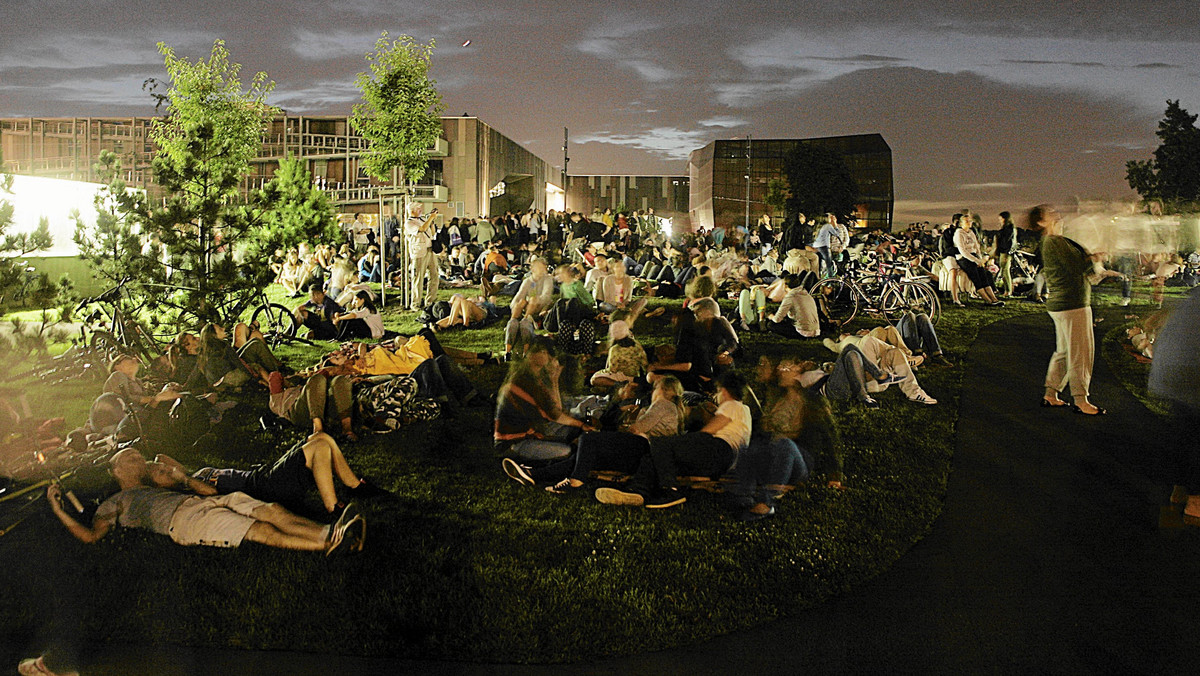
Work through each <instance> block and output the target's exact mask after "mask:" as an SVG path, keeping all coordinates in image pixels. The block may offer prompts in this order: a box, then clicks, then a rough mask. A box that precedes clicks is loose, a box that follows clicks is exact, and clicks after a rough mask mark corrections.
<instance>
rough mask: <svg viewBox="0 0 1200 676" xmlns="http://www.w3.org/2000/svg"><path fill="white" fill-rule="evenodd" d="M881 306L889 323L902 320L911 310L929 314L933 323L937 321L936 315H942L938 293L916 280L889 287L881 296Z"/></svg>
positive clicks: (882, 312)
mask: <svg viewBox="0 0 1200 676" xmlns="http://www.w3.org/2000/svg"><path fill="white" fill-rule="evenodd" d="M879 306H880V307H879V311H880V313H881V314H882V315H883V317H884V319H886V320H887V321H888V323H889V324H895V323H896V322H898V321H900V318H901V317H903V316H904V313H906V312H909V311H912V312H915V313H917V314H921V313H924V314H927V315H929V321H930V322H931V323H936V322H937V319H935V317H940V315H941V311H940V306H939V305H938V304H937V296H936V294H934V293H933V292H932V291H930V290H929V287H927V286H925V285H924V284H918V283H916V282H901V283H900V284H899V285H897V286H894V287H892V288H890V289H888V290H887V291H886V292H884V294H883V296H881V297H880V299H879Z"/></svg>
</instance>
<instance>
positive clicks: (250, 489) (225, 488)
mask: <svg viewBox="0 0 1200 676" xmlns="http://www.w3.org/2000/svg"><path fill="white" fill-rule="evenodd" d="M148 466H149V471H150V481H151V483H153V484H154V485H155V486H160V487H162V488H176V489H179V490H194V492H195V493H196V494H197V495H228V494H230V493H237V492H242V493H245V494H246V495H249V496H250V497H252V498H255V499H257V500H262V501H263V502H276V503H279V504H281V505H283V506H284V507H285V508H287V509H289V510H292V511H293V512H296V511H302V510H303V509H304V501H305V498H306V497H307V496H308V494H309V493H310V492H311V491H312V490H313V489H314V488H315V489H316V491H317V494H318V495H320V497H321V505H322V506H323V507H324V508H325V511H326V512H328V513H329V514H333V513H334V512H335V511H336V510H337V509H338V508H339V507H345V505H342V504H340V503H339V502H338V497H337V491H336V489H335V485H334V479H335V478H336V479H337V480H338V481H340V482H341V484H342V485H343V486H345V487H346V488H348V489H349V490H350V494H351V495H352V496H353V497H354V498H369V497H375V496H380V495H390V493H388V492H387V491H385V490H383V489H382V488H379V487H378V486H375V485H374V484H373V483H370V482H368V481H367V480H366V479H363V478H360V477H359V476H358V475H356V474H355V473H354V471H353V470H352V469H350V464H349V463H348V462H346V456H345V455H343V454H342V449H341V448H339V447H338V445H337V442H336V441H334V439H333V437H331V436H329V435H328V434H326V433H324V432H314V433H313V434H311V435H310V436H309V437H308V439H306V440H305V441H303V442H301V443H298V444H296V445H295V446H293V447H292V448H291V449H289V450H288V451H287V452H285V453H284V454H283V455H282V456H280V458H279V459H278V460H276V461H275V462H273V463H271V464H267V465H259V466H257V467H255V468H254V469H217V468H216V467H204V468H202V469H199V470H197V471H195V472H193V473H192V474H191V479H195V480H197V481H199V482H200V484H198V485H193V484H192V482H191V481H190V480H189V479H188V478H187V476H186V475H181V474H180V473H179V472H176V471H175V469H176V468H178V469H180V470H184V472H186V470H185V469H184V467H183V465H182V464H180V463H179V461H177V460H175V459H174V458H172V457H170V456H169V455H164V454H161V453H160V454H158V455H157V456H155V457H154V462H151V463H148ZM193 487H194V488H193Z"/></svg>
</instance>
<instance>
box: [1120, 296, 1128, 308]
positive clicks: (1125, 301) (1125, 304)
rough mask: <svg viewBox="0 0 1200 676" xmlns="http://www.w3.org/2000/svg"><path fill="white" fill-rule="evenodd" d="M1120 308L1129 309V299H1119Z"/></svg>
mask: <svg viewBox="0 0 1200 676" xmlns="http://www.w3.org/2000/svg"><path fill="white" fill-rule="evenodd" d="M1121 307H1129V299H1128V298H1122V299H1121Z"/></svg>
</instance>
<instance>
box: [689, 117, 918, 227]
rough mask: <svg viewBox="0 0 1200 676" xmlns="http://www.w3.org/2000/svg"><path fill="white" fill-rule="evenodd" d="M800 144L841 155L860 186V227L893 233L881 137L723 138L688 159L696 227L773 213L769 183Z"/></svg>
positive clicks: (887, 153) (887, 161) (888, 162)
mask: <svg viewBox="0 0 1200 676" xmlns="http://www.w3.org/2000/svg"><path fill="white" fill-rule="evenodd" d="M801 143H807V144H813V145H819V146H824V147H826V148H829V149H830V150H834V151H836V152H837V153H839V154H840V155H841V156H842V158H843V159H844V160H845V161H846V166H847V167H849V169H850V173H851V174H853V176H854V179H855V181H856V182H857V183H858V191H859V197H860V202H859V204H858V218H859V223H860V224H862V225H864V226H867V227H870V228H883V229H884V230H891V227H892V212H893V208H894V202H895V195H894V193H893V190H892V149H891V147H890V146H888V144H887V141H885V140H884V139H883V136H881V135H879V134H857V135H853V136H830V137H825V138H812V139H761V140H760V139H749V140H745V139H742V140H723V141H713V142H712V143H709V144H708V145H706V146H704V147H703V148H700V149H699V150H694V151H692V154H691V155H690V156H689V157H688V177H689V179H690V189H691V195H690V197H689V199H688V204H689V209H690V213H691V222H692V227H693V228H695V229H708V228H712V227H714V226H719V227H724V228H726V229H729V228H734V227H737V226H739V225H743V224H744V223H745V222H746V220H747V218H748V220H749V221H750V222H751V223H753V222H754V221H755V220H757V219H758V217H759V216H760V215H762V214H763V213H768V212H770V211H771V209H770V208H769V207H767V205H766V202H765V198H766V196H767V182H768V181H770V180H771V179H775V178H783V177H784V176H783V163H784V158H785V157H787V155H788V153H790V152H791V151H792V150H793V149H795V148H796V147H797V146H798V145H799V144H801ZM747 206H748V207H749V210H748V215H747Z"/></svg>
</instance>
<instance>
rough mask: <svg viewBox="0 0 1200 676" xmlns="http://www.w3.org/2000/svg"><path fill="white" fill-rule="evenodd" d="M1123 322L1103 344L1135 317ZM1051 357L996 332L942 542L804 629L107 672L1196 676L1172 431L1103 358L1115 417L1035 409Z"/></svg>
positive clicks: (173, 660)
mask: <svg viewBox="0 0 1200 676" xmlns="http://www.w3.org/2000/svg"><path fill="white" fill-rule="evenodd" d="M1108 317H1109V321H1108V322H1105V323H1104V324H1101V329H1100V330H1099V334H1101V335H1102V334H1103V332H1104V331H1103V329H1105V328H1107V327H1108V326H1111V325H1112V322H1114V321H1118V320H1119V318H1120V312H1119V309H1117V310H1113V311H1111V312H1110V314H1109V315H1108ZM1097 342H1099V341H1097ZM1052 349H1053V329H1052V327H1051V324H1050V321H1049V319H1048V318H1047V317H1046V316H1045V315H1044V314H1041V315H1032V316H1027V317H1021V318H1018V319H1015V320H1012V321H1009V322H1005V323H1000V324H995V325H992V326H989V327H986V328H985V329H984V330H983V331H982V332H981V333H980V336H979V339H978V341H977V342H976V344H975V346H974V347H973V348H972V350H971V353H970V356H969V358H968V364H967V368H968V373H967V376H966V378H965V388H964V393H963V397H962V416H961V419H960V422H959V433H958V434H959V436H958V444H957V451H956V454H955V457H954V462H953V470H952V475H951V478H950V482H949V487H948V493H947V496H946V505H945V510H944V512H943V514H942V516H941V517H940V518H939V519H938V521H937V522H936V523H935V524H934V527H933V530H932V532H931V533H930V535H929V536H928V537H926V538H925V539H924V540H923V541H921V542H920V543H919V544H918V545H917V546H915V547H914V548H913V549H912V550H911V551H910V552H909V553H908V554H906V555H905V556H904V557H902V558H901V559H900V561H899V562H897V564H896V565H895V566H894V567H893V568H892V569H891V570H889V571H888V572H886V573H884V574H883V575H881V576H880V577H879V578H877V579H875V580H874V581H872V582H869V583H866V584H863V585H861V586H859V587H858V588H856V589H854V590H853V591H852V592H850V593H849V594H846V595H844V596H842V597H839V598H837V599H835V600H833V601H832V602H830V603H829V604H827V605H824V606H822V607H820V608H817V609H814V610H811V611H808V612H804V613H801V614H800V615H798V616H796V617H794V618H791V619H787V620H782V621H778V622H774V623H771V624H769V625H767V626H764V627H761V628H758V629H753V630H749V631H745V632H739V633H737V634H733V635H730V636H724V637H721V638H717V639H714V640H712V641H709V642H707V643H704V644H701V645H697V646H691V647H686V648H679V649H675V650H670V651H665V652H660V653H653V654H649V655H638V656H633V657H628V658H621V659H616V660H612V661H608V662H601V663H594V664H582V665H565V666H547V667H517V666H495V665H466V664H437V663H424V662H390V661H383V660H359V659H345V658H326V657H316V656H305V655H296V654H263V653H238V652H228V653H227V652H219V653H214V652H208V651H196V652H192V651H187V650H176V651H168V652H167V653H164V654H160V655H159V656H158V659H154V658H152V657H151V655H150V654H149V653H147V652H145V649H134V650H132V651H125V650H122V649H119V648H115V647H112V648H110V649H108V650H107V651H106V654H105V655H101V656H100V660H99V662H100V663H99V664H97V665H95V666H96V667H98V669H94V670H92V671H91V673H127V672H126V671H123V670H122V669H123V667H122V664H121V663H124V664H125V665H128V660H134V661H142V660H151V661H152V662H153V664H152V665H151V664H145V663H143V664H142V665H141V666H142V668H143V669H145V668H151V670H152V671H153V672H154V673H163V674H171V673H218V672H225V673H230V674H232V673H256V674H306V673H312V674H327V673H360V674H372V673H378V674H390V673H402V672H408V671H412V672H419V673H446V674H450V673H454V674H461V673H481V674H482V673H502V674H508V673H511V674H518V673H519V674H527V673H531V674H540V673H568V674H630V673H638V674H641V673H649V674H656V675H659V676H666V675H669V674H696V673H762V674H777V673H824V672H830V671H835V672H880V673H883V672H886V673H895V672H922V673H929V672H934V673H972V674H974V673H993V672H1001V673H1025V672H1038V673H1045V672H1054V673H1089V674H1091V673H1136V672H1140V673H1146V672H1150V673H1155V672H1157V673H1162V672H1176V673H1193V672H1195V662H1196V660H1197V659H1198V658H1200V631H1197V628H1198V627H1200V623H1197V614H1196V612H1195V611H1196V606H1197V603H1198V602H1200V575H1198V574H1197V571H1198V570H1200V536H1197V535H1196V534H1194V533H1190V532H1179V531H1174V532H1173V533H1165V532H1160V531H1159V530H1158V529H1157V528H1156V524H1157V517H1158V505H1159V503H1160V502H1162V501H1164V500H1165V490H1166V489H1165V488H1164V487H1163V486H1161V485H1160V484H1159V483H1157V482H1155V481H1152V480H1151V478H1150V477H1153V476H1156V471H1155V467H1154V463H1153V462H1152V461H1151V459H1150V458H1149V453H1150V451H1151V450H1152V449H1153V447H1154V446H1155V445H1157V444H1158V443H1160V442H1161V441H1162V439H1163V438H1164V436H1165V433H1164V432H1162V431H1161V430H1159V429H1158V427H1157V426H1156V425H1155V422H1154V420H1155V419H1154V418H1153V417H1152V416H1151V414H1150V413H1149V412H1148V411H1147V410H1146V409H1145V408H1144V407H1143V406H1142V405H1141V404H1140V403H1139V402H1138V401H1137V400H1136V399H1135V398H1134V397H1132V396H1131V395H1130V394H1129V393H1128V392H1127V391H1126V390H1124V389H1123V388H1122V387H1121V386H1120V385H1119V384H1118V383H1117V382H1116V380H1115V378H1114V377H1113V375H1112V374H1111V373H1110V372H1109V371H1108V369H1107V367H1106V365H1105V363H1104V360H1103V357H1102V356H1100V355H1097V361H1096V366H1097V368H1096V375H1095V381H1096V382H1095V385H1094V392H1093V399H1094V400H1095V401H1097V402H1099V403H1100V404H1101V405H1104V406H1107V407H1108V408H1109V411H1110V415H1108V416H1106V417H1103V418H1085V417H1084V416H1080V415H1075V414H1073V413H1070V412H1069V411H1066V410H1057V409H1042V408H1039V407H1037V401H1038V397H1039V396H1040V390H1041V387H1040V384H1041V378H1042V374H1043V372H1044V368H1045V361H1046V359H1047V358H1048V356H1049V354H1050V352H1051V351H1052ZM130 652H132V653H133V654H130ZM188 665H191V666H190V667H189V666H188ZM124 668H126V669H127V666H125V667H124Z"/></svg>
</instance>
